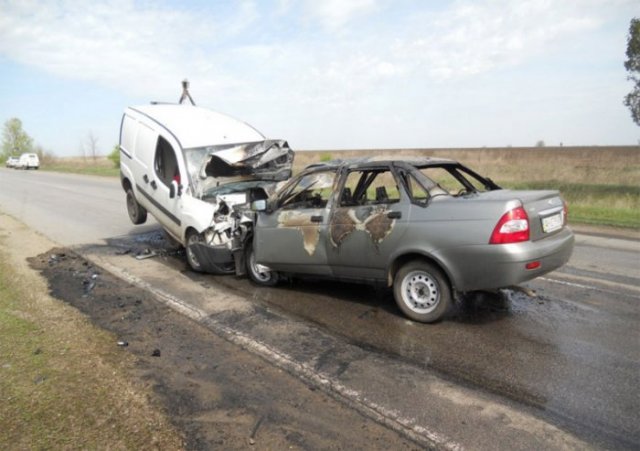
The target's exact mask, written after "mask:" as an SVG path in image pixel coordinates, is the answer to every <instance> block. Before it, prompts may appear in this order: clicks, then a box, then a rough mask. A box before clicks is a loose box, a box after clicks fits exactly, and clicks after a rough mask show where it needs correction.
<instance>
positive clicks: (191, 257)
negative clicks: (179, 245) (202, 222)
mask: <svg viewBox="0 0 640 451" xmlns="http://www.w3.org/2000/svg"><path fill="white" fill-rule="evenodd" d="M203 242H204V238H203V236H202V235H201V234H199V233H198V232H196V231H195V230H192V231H191V232H189V233H188V234H187V242H186V245H185V247H184V248H185V253H186V254H187V264H188V265H189V267H190V268H191V269H192V270H193V271H195V272H206V271H205V268H204V266H203V264H202V262H201V261H200V260H198V256H197V255H196V254H195V252H193V249H192V248H191V247H192V246H196V245H197V244H199V243H203Z"/></svg>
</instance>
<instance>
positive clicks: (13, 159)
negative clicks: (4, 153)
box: [4, 157, 20, 168]
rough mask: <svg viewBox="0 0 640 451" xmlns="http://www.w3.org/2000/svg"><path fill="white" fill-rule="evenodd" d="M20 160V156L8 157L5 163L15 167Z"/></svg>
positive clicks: (7, 165)
mask: <svg viewBox="0 0 640 451" xmlns="http://www.w3.org/2000/svg"><path fill="white" fill-rule="evenodd" d="M19 161H20V160H19V159H18V157H9V158H7V161H6V162H5V163H4V165H5V166H6V167H8V168H15V167H16V166H17V165H18V162H19Z"/></svg>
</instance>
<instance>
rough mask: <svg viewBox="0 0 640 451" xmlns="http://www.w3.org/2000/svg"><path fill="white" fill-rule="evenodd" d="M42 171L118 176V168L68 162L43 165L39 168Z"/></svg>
mask: <svg viewBox="0 0 640 451" xmlns="http://www.w3.org/2000/svg"><path fill="white" fill-rule="evenodd" d="M40 169H41V170H42V171H52V172H64V173H70V174H84V175H98V176H102V177H118V176H119V175H120V168H114V167H105V166H97V165H96V166H93V165H90V164H87V165H86V166H78V165H70V164H60V163H55V164H50V165H46V166H45V165H43V166H42V167H41V168H40Z"/></svg>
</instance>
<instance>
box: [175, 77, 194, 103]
mask: <svg viewBox="0 0 640 451" xmlns="http://www.w3.org/2000/svg"><path fill="white" fill-rule="evenodd" d="M187 99H189V101H190V102H191V105H193V106H196V102H194V101H193V99H192V98H191V94H189V80H187V79H186V78H185V79H184V80H182V95H181V96H180V101H179V102H178V103H179V104H181V105H182V104H183V103H184V101H185V100H187Z"/></svg>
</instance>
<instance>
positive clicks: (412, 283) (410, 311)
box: [393, 260, 451, 323]
mask: <svg viewBox="0 0 640 451" xmlns="http://www.w3.org/2000/svg"><path fill="white" fill-rule="evenodd" d="M393 295H394V297H395V299H396V303H397V304H398V307H399V308H400V310H402V313H404V314H405V315H406V316H408V317H409V318H411V319H412V320H414V321H420V322H421V323H433V322H436V321H439V320H441V319H442V317H443V316H444V315H445V313H447V310H449V307H450V306H451V287H450V286H449V283H448V282H447V279H446V278H445V276H444V275H443V274H442V271H440V270H439V269H438V268H436V267H435V266H434V265H432V264H430V263H427V262H425V261H421V260H414V261H411V262H409V263H407V264H405V265H404V266H403V267H402V268H400V270H399V271H398V272H397V274H396V277H395V279H394V283H393Z"/></svg>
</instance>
